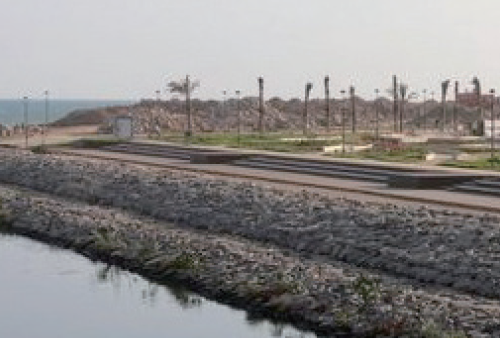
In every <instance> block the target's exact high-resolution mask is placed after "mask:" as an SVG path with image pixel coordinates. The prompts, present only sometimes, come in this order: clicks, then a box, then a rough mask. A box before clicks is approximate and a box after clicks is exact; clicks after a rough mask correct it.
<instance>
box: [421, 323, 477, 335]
mask: <svg viewBox="0 0 500 338" xmlns="http://www.w3.org/2000/svg"><path fill="white" fill-rule="evenodd" d="M421 337H422V338H466V337H467V335H466V334H465V333H463V332H462V331H455V330H453V331H449V330H445V329H443V328H442V327H441V326H440V325H438V324H436V323H435V322H433V321H430V322H427V323H424V324H423V325H422V329H421Z"/></svg>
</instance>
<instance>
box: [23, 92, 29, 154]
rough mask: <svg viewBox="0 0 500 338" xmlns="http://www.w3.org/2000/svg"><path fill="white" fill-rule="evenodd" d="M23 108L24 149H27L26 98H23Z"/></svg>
mask: <svg viewBox="0 0 500 338" xmlns="http://www.w3.org/2000/svg"><path fill="white" fill-rule="evenodd" d="M23 106H24V136H25V140H24V147H25V148H26V149H28V97H27V96H25V97H23Z"/></svg>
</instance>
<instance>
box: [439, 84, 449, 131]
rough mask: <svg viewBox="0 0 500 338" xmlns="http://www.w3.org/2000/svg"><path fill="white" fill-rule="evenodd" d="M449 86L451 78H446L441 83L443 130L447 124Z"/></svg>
mask: <svg viewBox="0 0 500 338" xmlns="http://www.w3.org/2000/svg"><path fill="white" fill-rule="evenodd" d="M449 86H450V80H446V81H443V82H442V83H441V105H442V109H443V121H442V123H441V130H442V131H444V129H445V126H446V95H447V94H448V87H449Z"/></svg>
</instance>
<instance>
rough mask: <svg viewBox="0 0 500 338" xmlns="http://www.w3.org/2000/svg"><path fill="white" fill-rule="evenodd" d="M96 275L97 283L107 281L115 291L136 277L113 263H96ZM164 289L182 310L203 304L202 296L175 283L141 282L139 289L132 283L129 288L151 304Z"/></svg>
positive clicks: (129, 283)
mask: <svg viewBox="0 0 500 338" xmlns="http://www.w3.org/2000/svg"><path fill="white" fill-rule="evenodd" d="M96 277H97V281H98V282H99V283H109V284H111V285H113V287H114V288H115V290H116V291H119V290H120V288H121V285H122V284H123V283H127V284H128V285H129V287H130V286H131V285H132V284H133V282H136V281H137V279H138V277H137V276H135V275H132V274H130V273H128V272H126V271H124V270H122V269H120V268H118V267H116V266H114V265H109V264H98V266H97V269H96ZM162 288H163V290H164V291H166V292H167V293H168V294H169V295H170V296H172V299H174V300H175V301H176V302H177V304H178V305H179V306H180V307H181V308H182V309H184V310H186V309H191V308H195V307H200V306H201V305H202V304H203V298H202V297H200V296H198V295H196V294H194V293H192V292H190V291H189V290H188V289H186V288H184V287H182V286H180V285H178V284H176V283H163V284H162V285H159V284H157V283H151V282H146V283H143V285H142V287H141V288H140V289H137V287H136V286H135V285H134V287H132V288H131V289H134V290H137V291H138V292H140V293H141V297H142V300H143V301H144V302H145V303H148V304H149V305H151V306H154V305H155V303H156V302H157V299H158V296H159V294H160V290H162Z"/></svg>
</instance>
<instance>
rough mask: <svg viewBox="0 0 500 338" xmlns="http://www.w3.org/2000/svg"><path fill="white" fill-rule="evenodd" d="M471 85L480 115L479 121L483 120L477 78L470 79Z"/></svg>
mask: <svg viewBox="0 0 500 338" xmlns="http://www.w3.org/2000/svg"><path fill="white" fill-rule="evenodd" d="M472 84H473V85H474V94H476V100H477V106H478V107H479V113H480V115H481V120H482V119H484V116H483V109H482V107H481V83H480V82H479V79H478V78H477V76H474V78H473V79H472Z"/></svg>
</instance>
